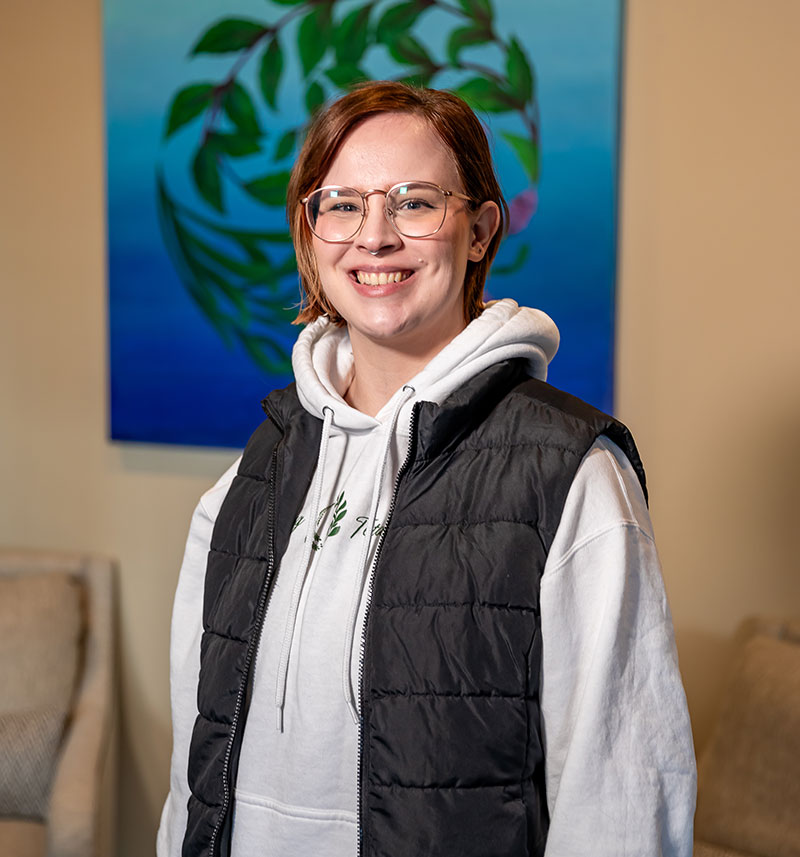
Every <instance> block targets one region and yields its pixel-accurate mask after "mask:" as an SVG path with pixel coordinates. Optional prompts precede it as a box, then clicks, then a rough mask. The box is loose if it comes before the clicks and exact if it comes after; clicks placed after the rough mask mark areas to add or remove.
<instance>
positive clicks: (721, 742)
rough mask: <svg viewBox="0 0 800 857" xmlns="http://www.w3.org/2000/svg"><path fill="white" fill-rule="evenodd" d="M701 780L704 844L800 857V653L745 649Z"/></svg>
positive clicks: (787, 645) (756, 642)
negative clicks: (711, 843) (799, 809)
mask: <svg viewBox="0 0 800 857" xmlns="http://www.w3.org/2000/svg"><path fill="white" fill-rule="evenodd" d="M698 773H699V788H698V800H697V816H696V819H695V831H696V834H697V836H698V838H700V839H702V840H705V841H707V842H713V843H717V844H719V845H721V846H727V847H729V848H732V849H737V850H741V851H744V852H746V853H752V854H758V855H762V857H800V812H798V810H797V808H798V806H800V646H799V645H797V644H796V643H792V642H785V641H784V640H778V639H773V638H771V637H767V636H761V635H760V636H756V637H753V638H752V639H751V640H749V641H748V642H747V643H746V644H745V646H744V647H743V649H742V653H741V657H740V659H739V660H738V662H737V664H736V666H735V669H734V674H733V679H732V681H731V684H730V687H729V688H728V692H727V695H726V697H725V700H724V703H723V708H722V711H721V712H720V716H719V720H718V721H717V725H716V727H715V730H714V734H713V735H712V737H711V741H710V743H709V746H708V748H707V750H706V752H705V753H704V754H703V757H702V759H701V763H700V768H699V772H698Z"/></svg>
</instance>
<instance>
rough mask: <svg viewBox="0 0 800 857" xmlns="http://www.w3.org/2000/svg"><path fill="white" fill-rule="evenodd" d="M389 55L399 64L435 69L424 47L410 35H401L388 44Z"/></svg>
mask: <svg viewBox="0 0 800 857" xmlns="http://www.w3.org/2000/svg"><path fill="white" fill-rule="evenodd" d="M389 53H390V54H391V55H392V57H393V58H394V59H395V60H397V62H399V63H403V64H405V65H418V66H423V67H427V68H433V67H435V63H434V62H433V60H432V59H431V58H430V55H429V54H428V52H427V50H425V47H424V46H423V45H422V44H421V43H420V42H419V41H417V39H415V38H414V37H413V36H412V35H411V34H410V33H403V34H402V35H400V36H397V38H395V39H393V40H392V41H391V42H390V43H389Z"/></svg>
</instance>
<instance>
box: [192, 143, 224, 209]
mask: <svg viewBox="0 0 800 857" xmlns="http://www.w3.org/2000/svg"><path fill="white" fill-rule="evenodd" d="M192 175H193V176H194V183H195V185H196V187H197V190H198V192H199V194H200V196H202V197H203V199H204V200H205V201H206V202H207V203H208V204H209V205H211V206H213V207H214V208H216V210H217V211H219V212H223V211H224V210H225V209H224V207H223V204H222V181H221V180H220V176H219V163H218V161H217V152H216V151H215V149H214V147H213V146H200V148H199V149H198V150H197V154H195V156H194V160H193V161H192Z"/></svg>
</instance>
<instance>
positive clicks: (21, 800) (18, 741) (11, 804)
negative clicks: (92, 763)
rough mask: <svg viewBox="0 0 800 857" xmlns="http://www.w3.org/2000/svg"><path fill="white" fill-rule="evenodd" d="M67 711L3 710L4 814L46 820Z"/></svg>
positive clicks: (0, 791) (0, 767)
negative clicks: (48, 799)
mask: <svg viewBox="0 0 800 857" xmlns="http://www.w3.org/2000/svg"><path fill="white" fill-rule="evenodd" d="M63 729H64V712H63V711H62V710H60V709H58V708H49V709H43V710H41V711H18V712H0V748H2V751H0V816H5V817H9V816H12V817H18V818H29V819H31V818H32V819H43V818H45V817H46V815H47V798H48V797H49V795H50V785H51V783H52V781H53V772H54V770H55V764H56V758H57V755H58V746H59V744H60V742H61V733H62V732H63Z"/></svg>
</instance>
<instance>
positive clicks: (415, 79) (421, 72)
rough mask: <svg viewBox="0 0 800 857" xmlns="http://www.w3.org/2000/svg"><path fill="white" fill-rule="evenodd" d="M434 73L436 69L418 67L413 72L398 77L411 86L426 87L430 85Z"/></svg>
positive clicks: (400, 80) (401, 81)
mask: <svg viewBox="0 0 800 857" xmlns="http://www.w3.org/2000/svg"><path fill="white" fill-rule="evenodd" d="M433 75H434V70H433V69H430V68H427V69H422V68H421V69H417V70H416V71H413V72H411V74H407V75H405V76H403V77H399V78H397V80H398V81H399V82H400V83H407V84H408V85H409V86H421V87H423V88H425V87H426V86H430V84H431V78H432V77H433Z"/></svg>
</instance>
